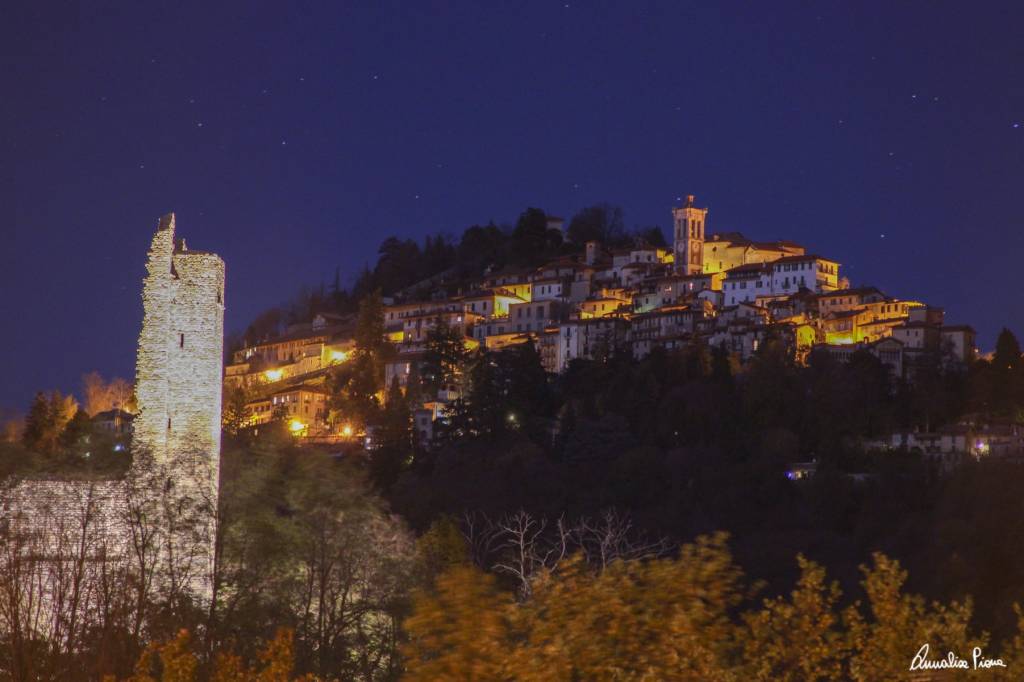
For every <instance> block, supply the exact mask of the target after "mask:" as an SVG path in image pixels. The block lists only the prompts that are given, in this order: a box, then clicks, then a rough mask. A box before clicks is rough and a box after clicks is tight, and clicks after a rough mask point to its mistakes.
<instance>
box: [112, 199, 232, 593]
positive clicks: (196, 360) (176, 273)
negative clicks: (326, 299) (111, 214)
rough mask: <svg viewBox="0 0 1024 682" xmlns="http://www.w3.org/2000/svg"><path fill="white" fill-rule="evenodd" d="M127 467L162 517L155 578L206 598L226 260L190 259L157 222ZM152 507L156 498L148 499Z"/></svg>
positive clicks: (170, 223)
mask: <svg viewBox="0 0 1024 682" xmlns="http://www.w3.org/2000/svg"><path fill="white" fill-rule="evenodd" d="M142 305H143V318H142V331H141V333H140V334H139V349H138V359H137V361H136V367H135V392H136V398H137V401H138V406H139V414H138V415H137V417H136V419H135V424H134V435H133V436H132V457H133V460H132V462H133V463H132V469H133V474H134V475H135V477H136V479H138V480H148V481H150V482H151V483H150V485H149V487H151V488H152V490H151V491H150V494H156V495H159V496H160V497H159V502H158V508H162V509H165V510H166V509H174V510H176V511H175V513H174V514H171V515H168V514H166V513H165V515H164V517H165V519H166V523H164V526H165V527H164V528H162V529H161V531H162V537H163V541H162V543H161V544H162V549H161V560H160V563H159V566H158V570H160V571H161V573H162V575H161V580H163V581H166V582H167V583H168V584H171V585H172V587H173V586H175V585H177V586H178V587H180V588H182V589H187V590H188V591H189V592H191V593H192V594H194V595H195V596H197V597H199V598H200V599H209V598H210V597H211V596H212V576H213V570H214V554H215V552H214V537H215V532H216V529H215V518H216V510H217V493H218V485H219V478H220V431H221V429H220V425H221V385H222V384H221V375H222V371H223V352H224V350H223V346H224V261H222V260H221V259H220V257H219V256H217V255H215V254H212V253H205V252H202V251H190V250H189V249H188V247H187V246H186V245H185V240H184V239H181V240H176V239H175V236H174V214H173V213H170V214H168V215H165V216H164V217H163V218H161V219H160V223H159V225H158V227H157V231H156V234H155V235H153V241H152V244H151V245H150V249H149V258H148V261H147V263H146V278H145V280H144V282H143V288H142ZM153 499H154V501H157V498H153Z"/></svg>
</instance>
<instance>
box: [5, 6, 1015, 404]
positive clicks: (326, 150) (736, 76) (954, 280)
mask: <svg viewBox="0 0 1024 682" xmlns="http://www.w3.org/2000/svg"><path fill="white" fill-rule="evenodd" d="M221 4H222V3H205V2H204V3H197V4H194V5H189V4H187V3H180V2H168V3H150V2H144V3H128V2H119V3H99V2H95V3H94V2H88V3H86V2H83V3H81V5H75V4H60V3H56V2H31V1H29V0H25V1H24V2H4V3H3V7H2V8H0V235H2V236H3V242H2V244H0V320H2V324H3V327H4V333H3V342H2V343H3V346H2V347H3V353H2V357H3V360H2V361H0V368H2V370H3V372H2V380H0V381H2V383H0V407H11V408H19V409H24V408H25V407H26V406H27V404H28V401H29V399H30V398H31V396H32V394H33V393H34V392H35V391H36V390H37V389H50V388H59V389H61V390H64V391H69V390H75V391H77V390H78V388H79V377H80V376H81V374H83V373H85V372H87V371H89V370H93V369H95V370H99V371H100V372H102V373H104V374H105V375H108V376H109V375H120V376H124V377H126V378H131V377H132V376H133V372H134V369H133V367H134V361H135V342H136V338H137V335H138V331H139V325H140V323H141V318H142V304H141V298H140V289H141V278H142V276H143V272H144V259H145V253H146V249H147V246H148V241H149V239H150V237H151V234H152V232H153V231H154V230H155V228H156V224H157V219H158V218H159V216H160V215H161V214H163V213H165V212H167V211H172V210H173V211H175V212H176V213H177V216H178V231H179V234H181V235H182V236H185V237H186V238H187V240H188V242H189V245H190V246H191V247H192V248H197V249H204V250H212V251H215V252H217V253H219V254H220V255H221V256H222V257H223V258H224V260H225V261H226V263H227V273H228V286H227V306H228V307H227V310H228V312H227V325H228V329H229V330H239V329H241V328H244V326H245V325H246V324H247V323H248V321H249V320H250V319H251V318H252V316H253V315H254V314H255V313H257V312H258V311H260V310H261V309H264V308H266V307H268V306H270V305H273V304H276V303H278V302H281V301H283V300H286V299H288V298H291V297H292V296H293V294H294V293H295V292H296V291H297V290H298V288H299V287H300V285H302V284H310V285H317V284H319V283H320V282H321V281H327V282H330V281H331V280H332V279H333V276H334V271H335V268H336V267H338V266H340V268H341V272H342V278H343V281H347V282H350V281H351V280H352V279H353V278H354V276H355V274H356V273H357V272H358V270H359V269H360V268H362V266H363V265H364V264H365V263H371V264H372V263H373V262H374V260H375V256H376V248H377V246H378V244H379V243H380V241H381V240H383V239H384V238H385V237H386V236H388V235H392V234H395V235H399V236H403V237H413V238H417V239H421V238H422V237H423V236H424V235H426V234H428V233H431V234H433V233H437V232H444V233H449V234H451V235H458V234H460V233H461V231H462V230H463V229H464V228H465V227H467V226H469V225H472V224H474V223H486V222H487V221H489V220H494V221H495V222H497V223H499V224H502V223H512V222H514V220H515V218H516V216H517V215H518V214H519V212H520V211H522V210H523V209H524V208H526V207H527V206H537V207H540V208H543V209H545V210H546V211H548V212H549V213H553V214H556V215H561V216H564V217H566V218H569V217H571V216H572V214H573V213H575V212H576V211H577V210H579V209H580V208H582V207H584V206H587V205H590V204H593V203H597V202H601V201H607V202H610V203H612V204H616V205H619V206H622V208H623V209H624V211H625V218H626V223H627V226H628V227H631V228H632V227H634V226H640V225H644V226H646V225H651V224H658V225H661V226H662V227H663V228H666V230H667V228H669V227H670V213H669V210H670V207H671V206H672V205H674V204H676V202H678V200H679V197H681V196H682V195H685V194H695V195H697V201H698V204H699V205H701V206H707V207H709V208H710V213H709V217H708V230H709V232H713V231H725V230H741V231H743V232H745V233H746V234H747V235H748V236H750V237H753V238H758V239H776V238H785V239H791V240H796V241H799V242H802V243H804V244H806V245H807V246H808V248H809V250H810V251H813V252H817V253H821V254H823V255H826V256H830V257H833V258H835V259H837V260H839V261H840V262H842V263H843V270H842V272H843V274H845V275H847V276H849V277H850V279H851V280H852V282H853V283H854V284H855V285H857V284H874V285H877V286H879V287H881V288H883V289H884V290H885V291H886V292H887V293H889V294H890V295H893V296H900V297H904V298H918V299H923V300H926V301H928V302H930V303H933V304H936V305H940V306H943V307H945V308H946V311H947V320H949V321H951V322H956V323H970V324H972V325H974V326H975V328H976V329H978V330H979V332H980V339H979V341H980V346H981V347H982V350H986V349H989V348H991V347H992V345H993V343H994V339H995V334H996V333H997V332H998V330H999V328H1000V327H1001V326H1003V325H1008V326H1010V327H1011V328H1012V329H1014V330H1015V331H1016V332H1018V333H1020V332H1022V331H1024V324H1022V319H1024V297H1022V296H1021V293H1022V289H1024V286H1022V274H1021V271H1022V269H1024V264H1022V260H1021V256H1022V246H1024V219H1022V213H1024V209H1022V206H1024V40H1022V39H1021V35H1022V34H1021V30H1022V28H1021V27H1022V26H1024V3H1020V2H1013V3H1006V4H1002V5H1001V4H999V3H995V2H984V3H964V2H958V3H935V2H927V3H912V2H899V3H888V2H886V3H881V2H879V3H867V2H863V3H862V2H848V3H835V2H816V3H800V4H786V3H777V2H752V3H747V4H732V3H719V2H707V3H700V4H694V5H692V6H687V5H684V4H683V3H679V2H663V3H636V2H631V3H621V4H617V5H605V4H597V3H578V2H576V1H574V0H573V1H570V2H567V3H566V2H543V3H538V2H508V3H501V4H497V3H489V2H466V3H441V2H432V3H428V2H408V3H384V2H382V3H377V2H373V3H370V2H366V3H349V2H346V3H341V2H330V3H327V2H325V3H319V4H315V3H299V2H294V3H293V2H276V3H241V2H239V3H229V4H231V5H232V6H231V7H222V6H220V5H221ZM979 8H980V9H979Z"/></svg>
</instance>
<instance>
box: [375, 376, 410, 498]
mask: <svg viewBox="0 0 1024 682" xmlns="http://www.w3.org/2000/svg"><path fill="white" fill-rule="evenodd" d="M375 438H376V441H377V442H376V443H374V445H373V449H372V450H371V452H370V478H371V480H372V481H373V483H374V484H375V485H376V486H377V488H378V489H381V490H387V489H389V488H391V486H392V485H394V483H395V481H396V480H398V476H399V475H400V474H401V473H402V471H403V470H404V469H405V467H406V466H407V464H408V463H409V461H410V460H411V459H412V454H413V428H412V414H411V412H410V411H409V402H408V400H407V399H406V396H405V395H404V394H403V393H402V389H401V387H400V386H399V385H398V380H397V378H396V379H395V381H393V382H392V384H391V387H390V388H389V389H388V394H387V400H386V401H385V402H384V409H383V410H382V411H381V417H380V423H379V424H378V427H377V432H376V434H375Z"/></svg>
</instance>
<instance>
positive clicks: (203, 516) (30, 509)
mask: <svg viewBox="0 0 1024 682" xmlns="http://www.w3.org/2000/svg"><path fill="white" fill-rule="evenodd" d="M174 229H175V224H174V215H173V214H168V215H166V216H164V217H163V218H161V220H160V222H159V224H158V227H157V231H156V234H155V235H154V236H153V240H152V243H151V246H150V250H149V257H148V261H147V263H146V272H147V274H146V278H145V280H144V282H143V291H142V301H143V322H142V330H141V333H140V334H139V345H138V357H137V362H136V385H135V390H136V396H137V399H138V405H139V414H138V415H137V417H136V419H135V422H134V434H133V438H132V458H133V459H132V467H131V470H130V471H129V472H128V474H127V476H126V477H125V479H123V480H117V481H56V480H54V481H50V480H29V481H21V482H14V481H8V482H6V483H5V484H4V485H3V486H0V530H4V531H6V532H5V533H4V534H3V535H2V537H0V541H3V542H7V543H8V547H10V544H9V543H11V542H14V541H16V542H18V543H22V544H21V545H19V546H21V547H23V548H24V553H26V555H31V556H30V558H31V560H32V561H33V562H35V563H34V564H33V565H34V566H36V568H34V569H33V570H32V575H33V576H34V577H32V578H31V580H33V581H35V589H36V592H40V590H42V593H45V594H46V595H47V597H46V601H47V603H50V602H51V601H53V603H54V604H56V603H58V602H60V601H61V599H62V598H63V593H62V591H63V590H64V589H65V588H66V586H65V585H64V583H63V582H61V580H60V579H57V578H54V577H53V576H58V578H59V576H62V575H65V574H66V571H65V570H64V569H63V568H61V567H62V566H63V565H64V564H65V563H66V562H67V561H69V560H71V559H69V557H73V558H74V559H73V562H74V561H77V562H82V561H88V562H90V565H94V564H96V565H105V564H106V563H111V562H113V563H119V565H121V566H122V567H124V566H129V565H131V563H132V562H133V561H134V562H135V570H137V571H147V570H152V571H155V572H158V573H159V575H158V576H156V577H154V579H153V585H154V587H159V588H167V589H169V590H172V591H174V592H175V593H180V592H187V593H190V594H191V596H193V597H194V598H196V599H197V600H198V601H200V602H203V601H207V600H209V598H210V597H211V596H212V574H213V561H214V537H215V518H216V509H217V493H218V479H219V471H220V419H221V386H222V383H221V379H222V377H221V375H222V371H223V360H222V358H223V343H224V262H223V261H222V260H221V259H220V258H219V257H218V256H216V255H214V254H210V253H204V252H196V251H189V250H188V249H187V248H186V246H185V243H184V241H183V240H182V241H181V242H176V241H175V235H174ZM12 538H14V539H16V540H12ZM140 538H141V539H142V541H143V544H144V545H145V547H144V549H145V552H148V553H149V554H148V555H147V556H141V557H140ZM0 544H2V543H0ZM40 560H42V561H43V563H40ZM46 562H49V563H46ZM147 562H148V563H147ZM90 570H92V569H90ZM47 576H50V577H47ZM45 585H48V586H49V587H46V588H45V589H43V586H45ZM54 600H56V601H54ZM59 611H60V609H59V608H57V607H56V606H55V607H54V611H53V615H54V617H59ZM42 631H45V630H42Z"/></svg>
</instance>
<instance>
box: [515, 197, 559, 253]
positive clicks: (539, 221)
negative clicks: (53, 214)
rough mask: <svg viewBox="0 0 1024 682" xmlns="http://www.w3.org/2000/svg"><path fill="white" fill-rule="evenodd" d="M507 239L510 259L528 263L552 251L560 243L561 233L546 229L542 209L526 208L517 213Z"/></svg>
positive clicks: (545, 218) (546, 221) (545, 217)
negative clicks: (509, 236)
mask: <svg viewBox="0 0 1024 682" xmlns="http://www.w3.org/2000/svg"><path fill="white" fill-rule="evenodd" d="M509 241H510V243H509V246H510V250H511V256H512V260H513V261H514V262H515V263H516V264H518V265H529V264H531V263H536V262H537V261H538V259H539V258H544V257H546V256H548V255H551V254H552V253H554V252H555V250H556V249H557V248H558V246H559V245H560V244H561V233H559V232H558V231H557V230H549V229H548V218H547V215H545V213H544V211H542V210H541V209H539V208H528V209H526V210H525V211H523V212H522V213H521V214H520V215H519V220H517V221H516V226H515V229H513V230H512V236H511V238H510V240H509Z"/></svg>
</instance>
